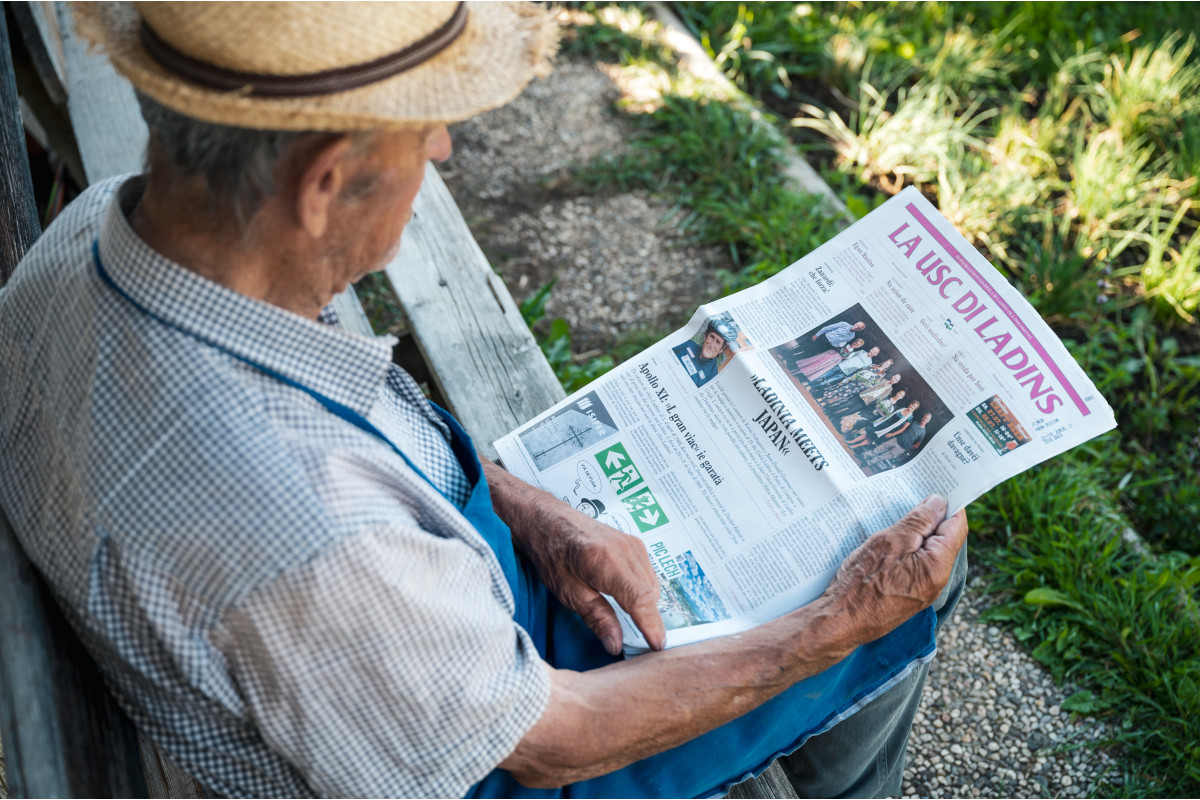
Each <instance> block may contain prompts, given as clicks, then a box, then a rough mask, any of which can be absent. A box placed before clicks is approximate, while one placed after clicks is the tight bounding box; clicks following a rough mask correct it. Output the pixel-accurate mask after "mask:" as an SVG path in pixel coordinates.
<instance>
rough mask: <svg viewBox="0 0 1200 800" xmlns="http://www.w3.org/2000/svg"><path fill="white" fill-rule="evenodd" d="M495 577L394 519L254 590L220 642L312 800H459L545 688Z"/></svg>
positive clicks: (227, 621)
mask: <svg viewBox="0 0 1200 800" xmlns="http://www.w3.org/2000/svg"><path fill="white" fill-rule="evenodd" d="M491 580H492V578H491V574H490V572H489V570H488V568H487V564H486V562H485V561H484V560H483V558H482V557H481V556H480V555H479V554H478V553H477V552H476V551H474V550H472V549H471V548H470V547H469V546H467V545H466V544H464V543H462V542H461V541H458V540H454V539H445V538H441V537H437V536H434V535H432V534H429V533H426V532H424V531H421V530H420V529H419V528H416V527H415V526H406V525H398V526H395V527H391V528H388V529H386V530H382V531H376V532H368V533H363V534H360V535H357V536H354V537H352V538H349V539H347V540H343V541H342V542H339V543H337V544H336V545H335V546H332V547H330V548H329V549H327V550H326V551H324V552H322V553H321V554H320V555H319V556H318V557H316V558H315V559H313V560H311V561H310V562H309V563H306V564H305V565H303V566H302V567H300V568H297V569H295V570H293V571H291V572H289V573H288V574H286V575H284V576H283V577H281V578H279V579H277V580H276V581H274V582H272V583H271V584H269V585H267V586H265V587H263V588H261V589H259V590H258V591H257V592H255V593H254V594H253V595H251V596H250V597H249V598H247V599H246V600H244V601H243V602H241V603H239V604H238V605H237V606H235V607H234V608H232V609H231V610H229V611H228V612H227V613H226V614H225V615H224V617H223V618H222V620H221V624H220V626H219V627H218V629H217V630H216V631H215V632H214V643H215V644H216V645H217V646H218V647H219V648H220V649H221V650H222V652H223V655H224V657H225V658H226V660H227V664H228V666H229V670H230V672H231V674H232V675H233V677H234V680H235V682H236V684H237V686H238V690H239V691H240V692H241V694H242V695H243V697H244V698H245V701H246V703H247V707H248V708H249V714H250V715H251V717H252V720H251V721H252V722H253V723H254V724H255V726H256V727H257V728H258V729H259V731H260V732H261V734H262V736H263V737H264V739H265V740H266V741H267V743H268V745H269V746H271V747H272V748H273V749H275V750H276V751H278V752H279V753H280V754H282V755H283V756H284V757H285V758H287V759H288V761H290V762H291V763H292V764H293V766H295V768H296V769H297V770H299V771H300V772H301V774H303V775H304V776H305V779H306V780H307V781H308V782H309V784H310V785H311V786H312V788H313V790H314V791H315V792H317V793H319V794H323V795H330V796H358V797H396V796H402V797H403V796H408V797H411V796H437V797H461V796H462V795H463V794H465V793H466V791H467V790H468V789H469V788H470V786H471V785H473V784H474V783H476V782H478V781H479V780H481V779H482V778H483V777H484V776H485V775H487V774H488V773H489V772H490V771H491V770H492V769H493V768H494V767H495V766H496V765H497V764H498V763H499V762H500V761H502V760H504V758H506V757H507V756H508V755H509V754H510V753H511V752H512V751H513V750H514V749H515V747H516V745H517V744H518V742H520V740H521V738H522V737H523V736H524V735H525V733H526V732H527V731H528V730H529V729H530V728H531V727H532V726H533V725H534V723H536V722H537V720H538V718H539V717H540V716H541V714H542V711H543V710H544V708H545V706H546V703H547V701H548V699H549V694H550V682H549V672H548V667H547V666H546V665H545V663H544V662H543V661H542V660H541V658H540V657H539V656H538V654H537V651H536V649H535V648H534V645H533V642H532V641H531V640H530V638H529V636H528V635H527V634H526V633H525V631H524V630H522V629H521V628H520V627H519V626H517V625H516V624H515V623H514V622H513V620H512V617H511V616H509V614H508V613H506V611H505V609H504V608H503V607H502V606H501V605H500V604H499V603H498V602H497V601H496V599H495V597H494V595H493V592H492V586H491Z"/></svg>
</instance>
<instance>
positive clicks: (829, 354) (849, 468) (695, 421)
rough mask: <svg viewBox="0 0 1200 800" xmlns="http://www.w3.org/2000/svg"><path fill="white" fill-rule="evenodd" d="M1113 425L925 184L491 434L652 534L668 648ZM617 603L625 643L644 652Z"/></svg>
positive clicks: (812, 585) (509, 464)
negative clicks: (924, 514)
mask: <svg viewBox="0 0 1200 800" xmlns="http://www.w3.org/2000/svg"><path fill="white" fill-rule="evenodd" d="M1115 424H1116V423H1115V421H1114V419H1113V414H1112V410H1111V409H1110V408H1109V406H1108V404H1107V403H1106V402H1105V400H1104V398H1102V397H1101V396H1100V395H1099V394H1098V393H1097V392H1096V389H1095V387H1094V386H1093V385H1092V383H1091V381H1090V380H1088V378H1087V376H1086V375H1084V373H1083V372H1082V370H1080V369H1079V367H1078V366H1077V365H1076V364H1075V362H1074V360H1073V359H1072V358H1071V357H1070V355H1069V354H1068V353H1067V351H1066V350H1065V348H1064V347H1063V346H1062V344H1061V342H1059V341H1058V339H1057V337H1055V336H1054V334H1053V333H1052V332H1051V331H1050V329H1049V327H1047V326H1046V324H1045V323H1044V322H1042V320H1041V319H1040V318H1039V317H1038V316H1037V313H1036V312H1035V311H1034V310H1033V309H1032V307H1030V305H1029V304H1028V303H1027V302H1026V301H1025V300H1024V299H1023V298H1022V297H1021V296H1020V295H1019V294H1018V293H1017V292H1016V291H1015V290H1014V289H1013V288H1012V287H1010V286H1009V285H1008V283H1007V282H1006V281H1005V280H1004V279H1003V278H1002V277H1001V276H1000V275H999V273H997V272H996V270H995V269H994V268H993V267H992V266H991V265H990V264H988V262H987V261H986V260H985V259H984V258H983V257H982V256H981V255H980V254H979V253H978V252H977V251H976V250H975V249H974V248H973V247H971V246H970V244H968V243H967V241H966V240H965V239H964V238H963V237H962V236H960V235H959V234H958V233H957V232H956V231H955V230H954V229H953V228H952V227H951V225H950V224H949V223H948V222H947V221H946V220H945V219H944V218H943V217H942V216H941V215H940V214H939V213H938V212H937V211H936V209H934V208H933V206H932V205H931V204H930V203H929V202H928V201H926V200H925V199H924V198H923V197H922V196H921V195H920V193H919V192H917V191H916V190H914V189H909V190H905V191H904V192H902V193H900V194H899V195H897V196H896V197H894V198H892V199H891V200H889V201H888V202H886V203H885V204H884V205H882V206H881V207H880V208H878V209H876V210H875V211H874V212H872V213H871V214H869V215H868V216H867V217H865V218H863V219H862V220H860V221H859V222H858V223H856V224H855V225H853V226H852V227H850V228H848V229H847V230H846V231H844V232H843V233H841V234H840V235H838V236H837V237H836V238H834V239H832V240H830V241H829V242H827V243H826V244H824V245H822V246H821V247H820V248H818V249H817V250H815V251H813V252H812V253H811V254H809V255H808V256H806V257H804V258H803V259H801V260H800V261H798V262H796V263H795V264H793V265H792V266H791V267H789V268H788V269H786V270H784V271H783V272H781V273H779V274H778V275H775V276H774V277H772V278H771V279H770V280H768V281H765V282H764V283H762V284H760V285H758V286H755V287H753V288H751V289H747V290H745V291H742V292H739V293H738V294H735V295H731V296H729V297H726V298H724V299H722V300H720V301H718V302H715V303H711V304H708V305H705V306H701V307H700V308H699V309H698V310H697V312H696V313H695V315H693V317H692V319H691V321H690V322H689V323H688V325H687V326H686V327H684V328H683V329H681V330H679V331H677V332H676V333H674V334H672V335H671V336H669V337H667V338H666V339H664V340H663V341H661V342H659V343H658V344H656V345H654V346H653V347H651V348H649V349H648V350H646V351H645V352H643V353H641V354H640V355H639V356H637V357H635V358H633V359H630V360H629V361H628V362H626V363H625V364H622V365H621V366H620V367H618V368H617V369H614V370H613V371H612V372H610V373H608V374H607V375H605V376H604V377H602V378H600V379H599V380H597V381H595V382H594V383H592V384H591V385H589V386H588V387H586V388H585V389H583V390H581V391H579V392H576V393H575V394H574V395H572V396H571V397H569V398H567V399H566V400H564V401H563V402H562V403H560V404H559V405H557V406H555V407H554V408H553V409H551V410H549V411H547V412H546V413H544V414H542V415H541V416H539V417H538V418H536V419H534V420H533V421H531V422H529V423H528V424H526V425H524V426H522V427H521V428H519V429H518V430H516V431H514V432H513V433H511V434H509V435H508V436H506V437H504V438H503V439H501V440H500V441H498V442H496V447H497V449H498V450H499V453H500V456H501V458H502V459H503V461H504V465H505V467H506V468H507V469H508V470H509V471H511V472H512V473H514V474H516V475H519V476H520V477H522V478H524V479H526V480H528V481H529V482H531V483H534V484H536V485H540V486H542V487H544V488H546V489H547V490H549V491H550V492H553V493H554V494H556V495H558V496H559V497H561V498H563V499H564V500H566V501H567V502H568V503H571V504H572V505H574V506H575V507H576V508H578V509H580V510H581V511H583V512H585V513H587V514H590V515H591V516H593V517H595V518H597V519H600V520H601V521H603V522H606V523H608V524H609V525H612V526H613V527H615V528H617V529H619V530H621V531H624V532H626V533H630V534H634V535H637V536H640V537H641V538H642V539H643V540H644V541H645V543H646V548H647V550H648V551H649V553H650V559H651V562H652V563H653V565H654V568H655V570H656V571H657V573H658V577H659V582H660V584H661V589H662V594H661V599H660V603H659V610H660V611H661V612H662V616H663V621H664V622H665V623H666V627H667V629H668V630H667V646H668V647H671V646H678V645H682V644H688V643H691V642H696V641H700V640H703V639H708V638H711V637H714V636H722V635H726V634H730V633H735V632H738V631H742V630H746V629H748V628H750V627H753V626H755V625H758V624H761V623H763V622H766V621H768V620H770V619H774V618H775V617H778V616H780V615H782V614H785V613H787V612H789V611H792V610H794V609H796V608H799V607H800V606H802V605H804V604H805V603H808V602H810V601H811V600H813V599H815V598H816V597H817V596H818V595H820V594H821V592H822V591H824V589H825V587H826V586H827V585H828V583H829V582H830V580H832V578H833V576H834V574H835V573H836V571H837V568H838V565H839V564H840V563H841V562H842V560H843V559H844V558H845V557H846V556H847V555H849V553H850V552H851V551H852V550H854V549H855V548H856V547H858V546H859V545H860V544H861V543H862V542H863V540H864V539H865V538H866V537H867V536H868V535H870V534H871V533H873V532H875V531H877V530H879V529H881V528H884V527H886V526H888V525H890V524H892V523H893V522H895V521H896V520H898V519H899V518H900V517H901V516H903V515H904V514H905V513H906V512H908V511H909V509H911V508H912V507H913V506H914V505H915V504H916V503H918V502H919V501H920V500H921V499H923V498H924V497H926V496H928V495H929V494H933V493H940V494H943V495H945V496H946V497H947V498H948V500H949V505H950V510H951V511H952V512H953V511H955V510H957V509H959V508H962V507H963V506H965V505H966V504H967V503H969V502H971V501H972V500H974V499H975V498H977V497H978V496H980V495H981V494H983V493H984V492H985V491H987V490H988V489H990V488H991V487H993V486H995V485H996V484H997V483H1000V482H1001V481H1003V480H1005V479H1007V478H1010V477H1012V476H1013V475H1016V474H1018V473H1020V472H1022V471H1023V470H1026V469H1028V468H1029V467H1031V466H1033V465H1034V464H1037V463H1038V462H1040V461H1043V460H1045V459H1047V458H1050V457H1051V456H1054V455H1056V454H1058V453H1061V452H1062V451H1064V450H1066V449H1068V448H1070V447H1073V446H1074V445H1077V444H1079V443H1081V442H1084V441H1086V440H1087V439H1090V438H1091V437H1093V436H1096V435H1098V434H1100V433H1103V432H1104V431H1107V430H1109V429H1111V428H1113V427H1114V426H1115ZM618 616H620V617H621V619H622V625H623V627H624V634H625V641H626V645H627V651H628V652H639V651H642V650H645V649H646V642H645V640H644V639H643V638H642V636H641V634H640V633H639V632H638V631H637V629H636V628H635V627H634V626H633V624H632V622H631V620H630V619H629V618H628V616H627V615H625V614H624V613H623V612H621V611H620V610H619V609H618Z"/></svg>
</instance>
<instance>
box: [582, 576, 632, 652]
mask: <svg viewBox="0 0 1200 800" xmlns="http://www.w3.org/2000/svg"><path fill="white" fill-rule="evenodd" d="M588 594H589V595H590V596H589V597H587V598H586V599H581V600H579V601H578V602H577V603H576V611H578V612H579V616H580V617H582V618H583V621H584V622H585V623H586V624H587V626H588V627H589V628H591V629H592V633H594V634H596V637H597V638H598V639H599V640H600V643H601V644H603V645H604V649H605V650H607V651H608V654H609V655H610V656H618V655H620V654H621V644H622V642H623V640H624V636H623V635H622V634H621V622H620V621H619V620H618V619H617V612H615V611H613V607H612V606H610V605H609V604H608V601H607V600H605V599H604V598H603V597H601V596H600V595H599V593H597V592H589V593H588Z"/></svg>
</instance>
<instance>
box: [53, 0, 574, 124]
mask: <svg viewBox="0 0 1200 800" xmlns="http://www.w3.org/2000/svg"><path fill="white" fill-rule="evenodd" d="M74 13H75V18H76V21H77V26H78V28H79V31H80V33H81V34H82V35H83V36H85V37H86V38H87V39H89V40H91V41H92V42H94V43H95V44H97V45H99V46H100V47H102V48H103V49H104V50H105V51H106V52H107V54H108V57H109V59H110V60H111V61H112V63H113V65H114V66H115V67H116V68H117V70H118V71H119V72H120V73H121V74H123V75H124V76H125V77H126V78H128V79H129V81H130V82H131V83H132V84H133V85H134V86H135V87H136V88H137V89H138V90H140V91H142V92H144V93H145V94H147V95H149V96H150V97H153V98H154V99H155V100H157V101H158V102H159V103H161V104H163V105H165V106H167V107H169V108H172V109H175V110H176V111H179V112H181V113H183V114H186V115H187V116H190V117H194V118H196V119H200V120H204V121H207V122H213V123H218V124H223V125H233V126H238V127H243V128H260V129H266V130H334V131H350V130H362V129H369V128H384V127H415V126H426V125H432V124H439V123H448V122H455V121H457V120H462V119H466V118H467V117H470V116H473V115H474V114H477V113H479V112H481V111H486V110H487V109H489V108H495V107H496V106H500V105H503V104H504V103H506V102H508V101H509V100H511V99H512V98H513V97H515V96H516V95H517V94H518V93H519V92H520V91H521V89H522V87H524V86H525V84H526V83H527V82H528V81H529V80H530V79H531V78H532V77H533V76H534V75H538V74H545V73H547V72H548V71H549V64H548V58H549V57H550V56H551V55H552V54H553V52H554V49H555V43H556V41H557V28H556V26H555V24H554V22H553V19H552V17H551V16H550V14H549V13H548V12H547V11H546V10H545V9H543V8H541V7H539V6H537V5H534V4H531V3H517V2H495V3H486V2H485V3H457V2H437V3H372V2H365V3H364V2H252V3H221V2H216V3H205V2H200V3H186V2H185V3H180V2H162V3H113V2H108V3H76V4H75V5H74Z"/></svg>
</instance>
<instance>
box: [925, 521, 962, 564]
mask: <svg viewBox="0 0 1200 800" xmlns="http://www.w3.org/2000/svg"><path fill="white" fill-rule="evenodd" d="M967 529H968V526H967V512H966V509H963V510H961V511H959V512H958V513H957V514H955V515H954V516H952V517H950V518H948V519H947V520H946V521H944V522H942V523H941V524H940V525H938V526H937V529H936V530H934V532H933V533H932V534H931V535H930V536H929V538H927V539H926V540H925V545H924V546H925V548H926V549H927V550H929V551H930V552H932V553H936V554H938V555H939V556H940V557H948V558H949V559H950V561H951V562H953V561H954V558H955V557H956V556H957V555H958V551H959V550H961V549H962V546H963V543H964V542H966V541H967Z"/></svg>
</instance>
